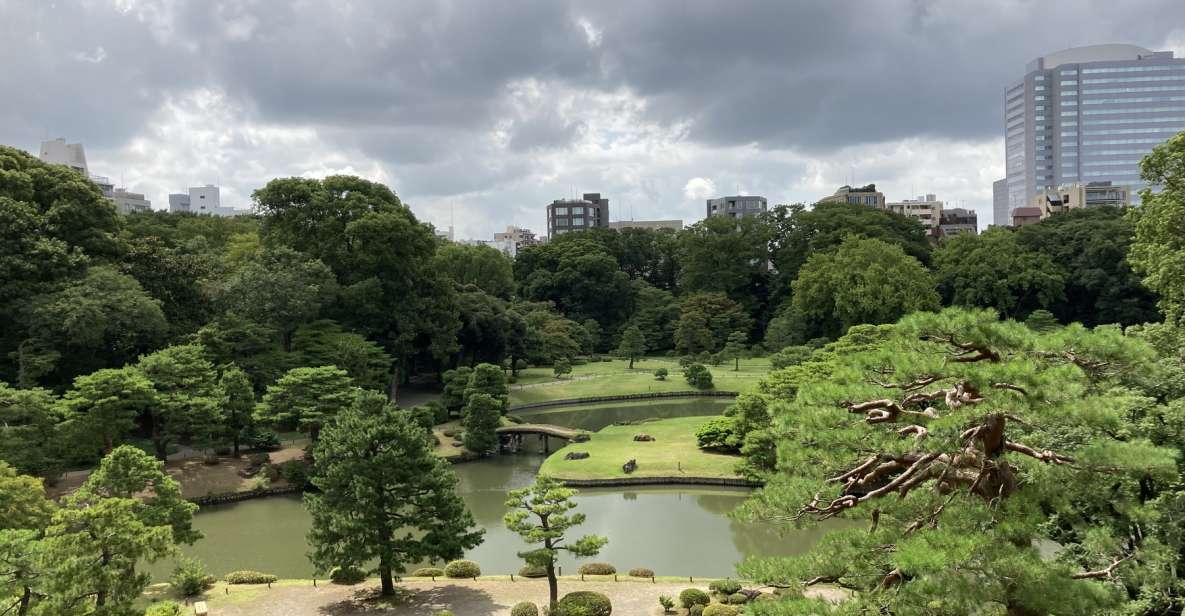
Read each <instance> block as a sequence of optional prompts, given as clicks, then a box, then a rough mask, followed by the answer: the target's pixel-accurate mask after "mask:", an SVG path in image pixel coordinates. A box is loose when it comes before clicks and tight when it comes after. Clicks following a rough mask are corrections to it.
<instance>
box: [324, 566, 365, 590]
mask: <svg viewBox="0 0 1185 616" xmlns="http://www.w3.org/2000/svg"><path fill="white" fill-rule="evenodd" d="M329 581H330V582H333V583H334V584H342V585H344V586H353V585H354V584H361V583H362V582H365V581H366V572H365V571H363V570H361V569H359V568H358V567H334V568H333V569H332V570H330V572H329Z"/></svg>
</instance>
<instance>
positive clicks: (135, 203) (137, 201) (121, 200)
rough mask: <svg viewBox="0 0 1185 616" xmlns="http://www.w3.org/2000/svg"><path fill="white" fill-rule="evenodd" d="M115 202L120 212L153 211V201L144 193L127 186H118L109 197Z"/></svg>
mask: <svg viewBox="0 0 1185 616" xmlns="http://www.w3.org/2000/svg"><path fill="white" fill-rule="evenodd" d="M108 198H109V199H111V202H112V203H114V204H115V209H116V210H118V211H119V213H120V214H131V213H134V212H150V211H152V202H151V201H149V200H148V199H145V198H144V194H143V193H136V192H131V191H129V190H128V189H126V188H116V189H114V190H112V191H111V195H110V196H109V197H108Z"/></svg>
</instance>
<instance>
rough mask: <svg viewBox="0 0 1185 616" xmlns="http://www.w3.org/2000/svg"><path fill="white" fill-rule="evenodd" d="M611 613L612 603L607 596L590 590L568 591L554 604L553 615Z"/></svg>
mask: <svg viewBox="0 0 1185 616" xmlns="http://www.w3.org/2000/svg"><path fill="white" fill-rule="evenodd" d="M612 613H613V604H612V603H611V602H610V601H609V597H607V596H605V595H602V594H601V593H599V592H592V591H591V590H579V591H576V592H570V593H568V594H566V595H564V597H563V598H562V599H560V601H559V603H557V604H556V606H555V612H554V613H553V616H577V615H580V616H583V615H584V614H588V616H609V615H610V614H612Z"/></svg>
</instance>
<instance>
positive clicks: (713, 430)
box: [695, 417, 744, 453]
mask: <svg viewBox="0 0 1185 616" xmlns="http://www.w3.org/2000/svg"><path fill="white" fill-rule="evenodd" d="M743 440H744V436H743V435H742V434H740V432H739V431H738V430H737V421H736V418H735V417H713V418H712V419H709V420H708V422H707V423H705V424H704V425H702V426H700V427H699V429H698V430H696V431H695V441H696V444H697V445H698V446H699V448H700V449H707V450H709V451H719V452H721V453H739V452H740V451H741V445H742V444H743V442H742V441H743Z"/></svg>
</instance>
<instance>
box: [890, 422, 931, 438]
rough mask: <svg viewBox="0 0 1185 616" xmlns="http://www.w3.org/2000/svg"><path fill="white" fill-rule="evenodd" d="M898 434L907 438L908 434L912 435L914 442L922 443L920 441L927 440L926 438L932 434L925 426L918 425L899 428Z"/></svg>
mask: <svg viewBox="0 0 1185 616" xmlns="http://www.w3.org/2000/svg"><path fill="white" fill-rule="evenodd" d="M897 434H900V435H901V436H905V435H907V434H912V435H913V438H914V440H917V441H920V440H922V439H924V438H926V436H927V435H929V434H930V431H929V430H927V429H926V428H925V427H924V426H919V425H917V424H913V425H909V426H905V427H904V428H898V429H897Z"/></svg>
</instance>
